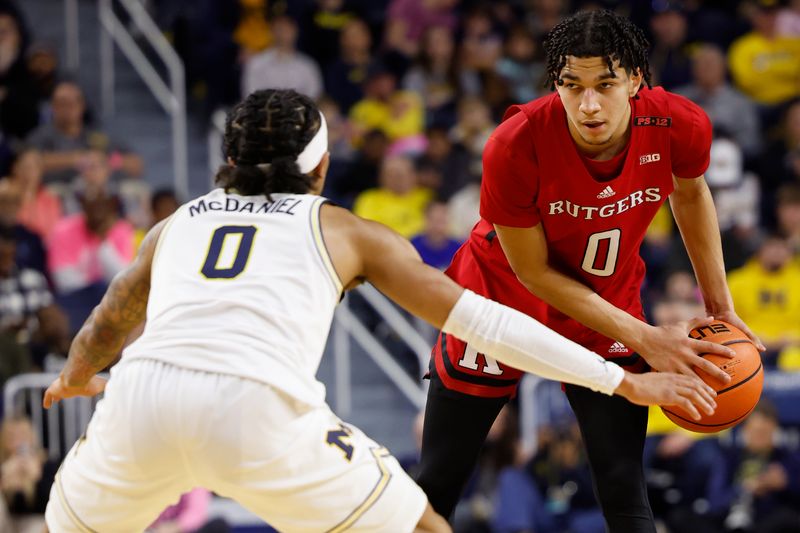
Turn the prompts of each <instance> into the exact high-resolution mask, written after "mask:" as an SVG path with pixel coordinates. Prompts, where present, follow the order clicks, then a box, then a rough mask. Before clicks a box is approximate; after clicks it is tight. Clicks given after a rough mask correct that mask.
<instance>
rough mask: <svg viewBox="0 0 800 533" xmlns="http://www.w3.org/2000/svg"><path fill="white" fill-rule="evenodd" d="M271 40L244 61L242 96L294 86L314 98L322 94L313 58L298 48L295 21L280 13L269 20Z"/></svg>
mask: <svg viewBox="0 0 800 533" xmlns="http://www.w3.org/2000/svg"><path fill="white" fill-rule="evenodd" d="M271 29H272V36H273V43H272V46H271V47H270V48H267V49H266V50H264V51H263V52H260V53H258V54H256V55H254V56H252V57H250V58H249V59H247V61H246V62H245V64H244V72H243V75H242V96H243V97H244V96H247V95H249V94H250V93H252V92H253V91H256V90H258V89H272V88H286V89H294V90H296V91H297V92H299V93H301V94H305V95H306V96H309V97H311V98H313V99H315V100H316V99H317V98H319V96H320V95H321V94H322V73H321V72H320V69H319V66H318V65H317V64H316V63H315V62H314V60H313V59H311V58H310V57H308V56H307V55H305V54H303V53H302V52H299V51H298V50H297V31H298V30H297V23H296V22H295V21H294V20H293V19H292V18H290V17H288V16H286V15H279V16H277V17H275V18H274V19H273V20H272V23H271Z"/></svg>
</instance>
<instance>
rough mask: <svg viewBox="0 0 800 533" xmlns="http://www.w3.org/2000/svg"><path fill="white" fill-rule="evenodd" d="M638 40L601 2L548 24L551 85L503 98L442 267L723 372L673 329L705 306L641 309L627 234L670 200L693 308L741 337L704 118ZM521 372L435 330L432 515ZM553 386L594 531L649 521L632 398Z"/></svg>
mask: <svg viewBox="0 0 800 533" xmlns="http://www.w3.org/2000/svg"><path fill="white" fill-rule="evenodd" d="M647 48H648V43H647V40H646V39H645V37H644V35H643V33H642V31H641V30H640V29H639V28H637V27H636V26H634V25H633V24H632V23H631V22H630V21H628V20H627V19H625V18H623V17H620V16H618V15H616V14H614V13H613V12H610V11H592V12H580V13H577V14H575V15H573V16H571V17H570V18H568V19H566V20H564V21H563V22H561V23H560V24H558V25H557V26H556V27H555V28H553V30H552V31H551V32H550V34H549V35H548V36H547V39H546V40H545V51H546V54H547V71H548V75H549V79H550V82H551V83H552V84H553V86H554V87H555V92H554V93H553V94H551V95H549V96H545V97H542V98H539V99H537V100H534V101H532V102H529V103H527V104H524V105H519V106H514V107H512V108H510V109H509V110H508V112H507V113H506V116H505V118H504V120H503V122H502V123H501V124H500V125H499V126H498V127H497V129H496V130H495V132H494V133H493V135H492V137H491V138H490V139H489V141H488V143H487V145H486V148H485V151H484V155H483V171H484V173H483V182H482V188H481V208H480V212H481V220H480V222H479V223H478V224H477V225H476V226H475V228H474V229H473V232H472V235H471V236H470V239H469V240H468V241H467V242H466V243H465V244H464V245H463V246H462V248H461V249H460V250H459V251H458V253H457V254H456V256H455V258H454V259H453V263H452V265H451V266H450V268H449V269H448V271H447V273H448V274H449V275H450V276H451V277H452V278H453V279H455V280H456V281H457V282H458V283H460V284H462V285H464V286H466V287H467V288H469V289H472V290H473V291H476V292H479V293H481V294H483V295H484V296H488V297H490V298H493V299H495V300H498V301H500V302H502V303H504V304H506V305H509V306H511V307H515V308H516V309H518V310H520V311H523V312H525V313H527V314H529V315H531V316H533V317H535V318H537V319H539V320H542V321H545V322H546V323H547V325H548V326H550V327H551V328H553V329H555V330H556V331H558V332H559V333H561V334H562V335H565V336H566V337H568V338H570V339H572V340H574V341H576V342H578V343H579V344H582V345H583V346H585V347H587V348H589V349H590V350H593V351H595V352H597V353H599V354H601V355H603V356H604V357H606V358H607V359H608V360H611V361H614V362H616V363H618V364H621V365H624V366H625V367H626V368H627V369H629V370H633V371H638V372H644V371H646V370H647V369H648V367H650V368H653V369H656V370H659V371H674V372H678V373H684V374H691V375H694V373H695V369H698V368H699V369H702V370H704V371H706V372H708V373H709V374H711V375H712V376H715V377H717V378H718V379H721V380H723V381H725V382H727V381H728V379H729V378H728V376H727V375H726V374H725V373H724V372H722V371H721V370H719V369H718V368H717V367H715V366H714V365H712V364H710V363H709V362H708V361H705V360H704V359H703V358H702V357H700V356H699V355H698V354H699V353H701V352H702V349H701V347H700V346H699V345H698V344H696V342H695V341H694V340H693V339H690V338H689V337H688V336H687V333H688V332H689V330H690V329H691V328H692V327H696V326H698V325H702V324H707V323H708V321H709V318H701V319H697V320H694V321H692V322H691V323H688V324H680V325H674V326H665V327H653V326H650V325H648V324H647V323H646V322H644V315H643V311H642V303H641V301H640V296H639V291H640V287H641V284H642V281H643V279H644V272H645V267H644V263H643V261H642V259H641V257H640V256H639V246H640V244H641V242H642V239H643V238H644V235H645V231H646V230H647V227H648V225H649V224H650V222H651V220H652V219H653V217H654V216H655V214H656V211H657V210H658V209H659V207H660V206H661V205H662V204H663V203H664V201H666V200H667V198H669V199H670V203H671V206H672V211H673V214H674V216H675V220H676V221H677V224H678V227H679V229H680V231H681V235H682V237H683V240H684V242H685V244H686V247H687V250H688V252H689V256H690V257H691V259H692V264H693V266H694V270H695V275H696V277H697V280H698V282H699V285H700V288H701V290H702V293H703V298H704V300H705V305H706V309H707V314H708V315H710V316H713V317H715V318H717V319H722V320H725V321H728V322H730V323H732V324H734V325H736V326H738V327H739V328H741V329H742V330H744V331H745V332H747V333H748V335H750V336H751V337H752V333H750V331H749V329H748V328H747V326H745V324H743V323H742V321H741V320H740V319H739V318H738V317H737V316H736V313H735V312H734V309H733V303H732V301H731V297H730V293H729V291H728V287H727V284H726V280H725V269H724V265H723V260H722V250H721V247H720V235H719V228H718V225H717V219H716V212H715V210H714V205H713V203H712V200H711V195H710V193H709V191H708V187H707V186H706V183H705V180H704V179H703V173H704V172H705V170H706V168H707V166H708V162H709V149H710V144H711V124H710V123H709V120H708V117H707V116H706V115H705V113H704V112H703V111H702V110H701V109H700V108H699V107H698V106H696V105H695V104H693V103H692V102H690V101H689V100H687V99H685V98H682V97H680V96H677V95H674V94H670V93H668V92H666V91H664V90H663V89H661V88H651V87H650V84H649V77H650V75H649V72H648V68H649V67H648V62H647ZM643 85H646V87H644V86H643ZM753 340H754V341H755V342H756V345H757V346H760V347H761V343H760V342H758V340H757V339H755V338H754V337H753ZM716 346H717V347H716V353H719V354H722V355H725V354H730V351H729V350H728V349H727V348H725V347H723V346H720V345H716ZM762 348H763V347H762ZM520 376H521V373H520V372H519V371H516V370H514V369H512V368H509V367H507V366H504V365H502V364H500V363H498V362H496V361H495V360H493V359H492V358H491V354H480V353H478V352H477V351H476V350H475V349H472V348H471V347H470V346H468V345H465V344H464V343H463V342H461V341H459V340H457V339H456V338H454V337H453V336H451V335H446V334H441V335H440V336H439V339H438V341H437V344H436V346H435V347H434V350H433V356H432V363H431V380H432V382H431V387H430V389H429V393H428V404H427V410H426V416H425V426H424V433H423V444H422V456H421V465H420V474H419V478H418V480H417V481H418V482H419V484H420V485H421V486H422V488H423V489H424V490H425V492H426V493H427V495H428V498H429V500H430V502H431V504H432V505H433V507H434V509H436V511H438V512H439V513H440V514H442V515H444V516H450V514H451V513H452V511H453V508H454V507H455V504H456V502H457V501H458V498H459V495H460V492H461V490H462V488H463V486H464V484H465V482H466V480H467V478H468V477H469V475H470V473H471V472H472V469H473V467H474V464H475V461H476V459H477V456H478V453H479V451H480V448H481V446H482V444H483V441H484V439H485V437H486V433H487V431H488V430H489V428H490V426H491V425H492V422H493V421H494V419H495V417H496V416H497V413H498V412H499V410H500V408H501V407H502V406H503V404H504V403H505V402H506V401H507V400H508V399H509V397H511V396H513V395H514V393H515V391H516V387H517V383H518V381H519V378H520ZM566 394H567V397H568V399H569V402H570V404H571V406H572V408H573V410H574V412H575V414H576V417H577V420H578V423H579V424H580V427H581V433H582V436H583V440H584V444H585V446H586V450H587V455H588V458H589V462H590V464H591V468H592V475H593V478H594V484H595V494H596V496H597V498H598V500H599V503H600V505H601V507H602V510H603V513H604V516H605V519H606V523H607V527H608V530H609V531H611V532H612V533H640V532H646V533H655V526H654V523H653V515H652V511H651V510H650V506H649V503H648V501H647V492H646V486H645V481H644V474H643V466H642V449H643V445H644V440H645V430H646V427H647V408H645V407H639V406H636V405H633V404H631V403H629V402H627V401H626V400H624V399H623V398H621V397H619V396H613V397H609V396H602V395H600V394H597V393H595V392H592V391H590V390H589V389H586V388H582V387H577V386H571V385H567V386H566Z"/></svg>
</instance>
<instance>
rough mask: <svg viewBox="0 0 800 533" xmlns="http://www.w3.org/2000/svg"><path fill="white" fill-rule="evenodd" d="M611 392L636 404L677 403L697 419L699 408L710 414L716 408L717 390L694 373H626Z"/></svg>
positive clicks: (666, 404) (665, 404)
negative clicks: (688, 374)
mask: <svg viewBox="0 0 800 533" xmlns="http://www.w3.org/2000/svg"><path fill="white" fill-rule="evenodd" d="M614 392H616V393H617V394H619V395H620V396H623V397H625V398H626V399H627V400H628V401H629V402H631V403H635V404H638V405H664V406H670V405H674V406H678V407H680V408H681V409H683V410H684V411H686V412H687V413H689V414H690V415H691V416H692V418H694V419H695V420H700V418H701V416H700V411H703V412H704V413H706V414H707V415H712V414H714V410H715V409H716V408H717V402H716V401H715V400H714V398H716V397H717V393H716V392H715V391H714V389H712V388H711V387H709V386H708V385H707V384H706V383H705V382H704V381H703V380H701V379H700V378H699V377H697V376H685V375H681V374H672V373H665V372H649V373H647V374H631V373H630V372H625V377H624V378H623V380H622V382H621V383H620V384H619V387H617V390H616V391H614Z"/></svg>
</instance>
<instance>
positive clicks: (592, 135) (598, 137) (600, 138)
mask: <svg viewBox="0 0 800 533" xmlns="http://www.w3.org/2000/svg"><path fill="white" fill-rule="evenodd" d="M581 137H582V138H583V141H584V142H585V143H586V144H606V143H608V142H609V141H610V140H611V135H609V134H607V133H606V132H604V131H592V130H589V131H584V132H583V133H582V134H581Z"/></svg>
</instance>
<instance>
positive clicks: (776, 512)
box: [692, 399, 800, 533]
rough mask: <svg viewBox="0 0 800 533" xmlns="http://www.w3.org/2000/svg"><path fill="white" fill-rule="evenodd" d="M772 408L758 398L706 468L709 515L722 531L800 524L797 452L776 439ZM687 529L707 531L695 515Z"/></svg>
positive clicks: (774, 531)
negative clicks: (732, 439) (735, 437)
mask: <svg viewBox="0 0 800 533" xmlns="http://www.w3.org/2000/svg"><path fill="white" fill-rule="evenodd" d="M779 431H780V427H779V425H778V412H777V410H776V409H775V407H774V406H773V405H772V404H771V403H769V402H768V401H767V400H764V399H762V400H761V401H760V402H759V403H758V405H756V408H755V409H754V410H753V412H752V413H751V414H750V416H748V417H747V419H746V420H745V421H744V422H743V423H742V432H741V442H736V443H735V444H734V445H733V446H731V447H727V448H725V447H724V448H723V453H724V456H723V457H722V458H721V459H720V460H718V461H717V462H716V463H715V464H714V465H713V467H712V468H711V477H710V479H709V482H708V493H707V498H708V502H709V506H710V509H709V515H710V516H711V517H715V518H716V519H717V520H719V521H720V522H722V525H723V527H724V530H725V531H744V532H752V533H778V532H784V531H797V524H800V512H798V510H800V456H798V453H797V451H790V450H788V449H786V448H784V447H783V446H781V444H780V439H779V438H778V432H779ZM692 530H693V531H712V529H707V528H705V527H703V523H702V521H698V520H695V521H693V524H692Z"/></svg>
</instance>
